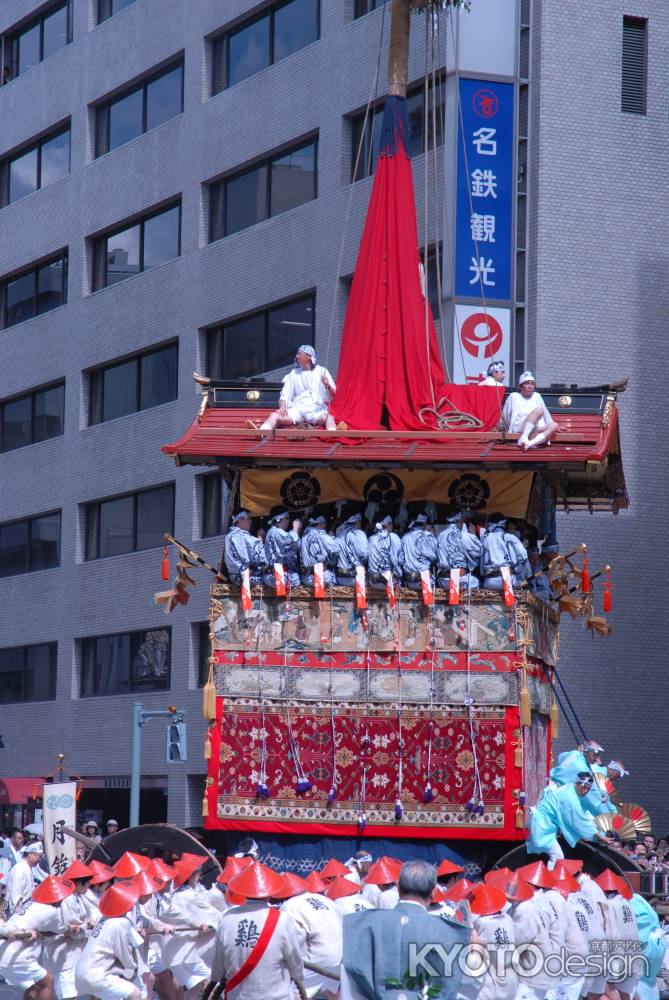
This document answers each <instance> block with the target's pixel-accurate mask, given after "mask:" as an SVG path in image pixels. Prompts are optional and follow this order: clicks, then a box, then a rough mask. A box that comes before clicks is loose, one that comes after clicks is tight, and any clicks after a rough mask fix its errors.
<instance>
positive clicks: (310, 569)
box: [300, 514, 341, 587]
mask: <svg viewBox="0 0 669 1000" xmlns="http://www.w3.org/2000/svg"><path fill="white" fill-rule="evenodd" d="M327 523H328V522H327V520H326V519H325V518H324V517H323V515H322V514H320V515H319V516H318V517H312V518H310V519H309V523H308V524H307V530H306V531H305V532H304V534H303V535H302V541H301V543H300V562H301V563H302V583H303V584H304V585H305V586H308V587H310V586H311V585H312V584H313V582H314V566H315V565H316V563H323V564H324V566H325V573H324V576H323V579H324V582H325V584H326V585H329V584H331V583H336V582H337V581H336V579H335V574H334V567H335V566H336V565H337V559H338V558H339V550H340V547H341V546H340V543H341V540H340V539H339V538H332V537H331V535H328V533H327V531H326V530H325V529H326V527H327Z"/></svg>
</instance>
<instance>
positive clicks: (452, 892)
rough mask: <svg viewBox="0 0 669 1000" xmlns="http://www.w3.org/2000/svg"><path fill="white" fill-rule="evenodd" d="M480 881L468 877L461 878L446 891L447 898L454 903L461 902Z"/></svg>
mask: <svg viewBox="0 0 669 1000" xmlns="http://www.w3.org/2000/svg"><path fill="white" fill-rule="evenodd" d="M477 885H480V883H479V882H470V881H469V879H467V878H459V879H458V881H457V882H456V883H455V884H454V885H452V886H451V888H450V889H449V890H448V891H447V893H446V899H450V901H451V902H452V903H459V902H460V900H461V899H468V898H469V896H471V894H472V892H473V891H474V889H475V888H476V886H477Z"/></svg>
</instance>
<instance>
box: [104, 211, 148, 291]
mask: <svg viewBox="0 0 669 1000" xmlns="http://www.w3.org/2000/svg"><path fill="white" fill-rule="evenodd" d="M139 239H140V227H139V226H138V225H137V226H130V228H129V229H123V230H122V231H121V232H120V233H114V235H113V236H108V237H107V284H108V285H115V284H116V282H117V281H123V279H124V278H128V277H130V275H131V274H137V273H138V272H139V270H140V266H139V250H140V247H139Z"/></svg>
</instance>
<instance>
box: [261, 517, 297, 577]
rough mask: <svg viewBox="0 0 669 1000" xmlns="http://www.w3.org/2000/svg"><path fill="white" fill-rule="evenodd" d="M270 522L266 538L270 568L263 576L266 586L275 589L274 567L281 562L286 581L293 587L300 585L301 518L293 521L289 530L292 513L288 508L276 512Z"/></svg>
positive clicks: (266, 557) (266, 552)
mask: <svg viewBox="0 0 669 1000" xmlns="http://www.w3.org/2000/svg"><path fill="white" fill-rule="evenodd" d="M268 523H269V531H268V532H267V536H266V538H265V559H266V562H267V565H268V567H269V569H268V571H267V572H266V573H265V575H264V576H263V583H264V584H265V586H266V587H271V588H272V589H274V587H275V579H274V572H273V569H272V567H273V566H274V564H275V563H281V565H282V566H283V568H284V571H285V574H286V582H287V583H289V584H290V586H291V587H299V585H300V575H299V573H298V563H299V559H300V535H299V531H300V528H301V527H302V522H301V521H299V520H295V521H293V528H292V531H289V530H288V526H289V524H290V514H289V513H288V511H287V510H282V511H279V513H278V514H274V516H273V517H270V519H269V522H268Z"/></svg>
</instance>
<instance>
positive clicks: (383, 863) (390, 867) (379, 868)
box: [365, 855, 402, 885]
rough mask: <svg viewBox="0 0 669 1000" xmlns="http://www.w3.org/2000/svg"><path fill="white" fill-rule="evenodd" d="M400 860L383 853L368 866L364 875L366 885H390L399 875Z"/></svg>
mask: <svg viewBox="0 0 669 1000" xmlns="http://www.w3.org/2000/svg"><path fill="white" fill-rule="evenodd" d="M401 868H402V862H401V861H396V860H395V858H389V857H387V856H386V855H384V856H383V857H382V858H379V859H378V861H375V862H374V864H373V865H371V866H370V869H369V871H368V872H367V874H366V875H365V882H366V884H367V885H390V884H391V883H393V882H397V880H398V878H399V877H400V871H401Z"/></svg>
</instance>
